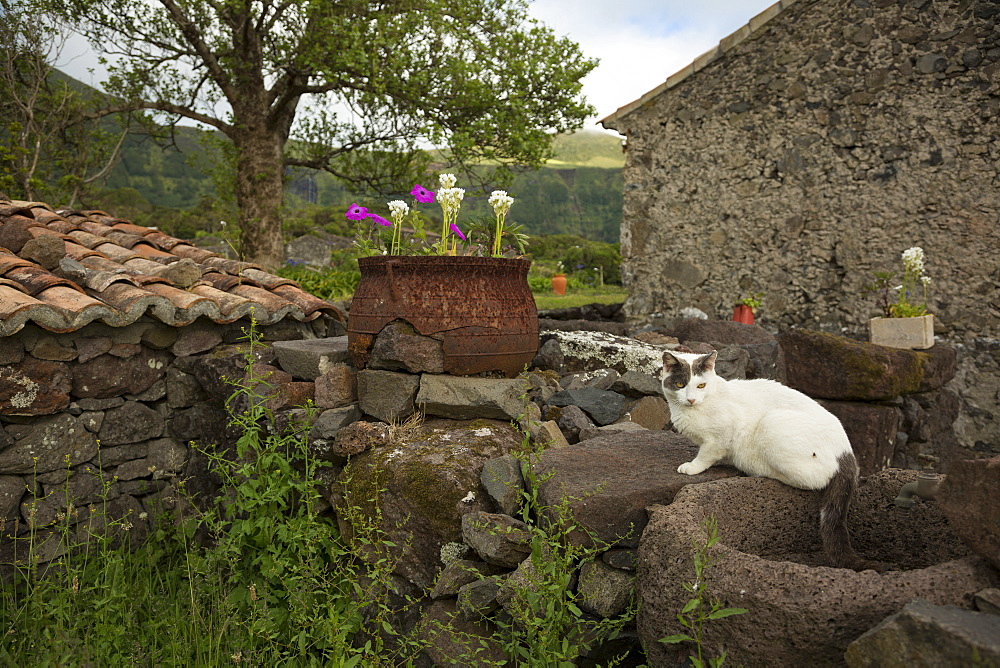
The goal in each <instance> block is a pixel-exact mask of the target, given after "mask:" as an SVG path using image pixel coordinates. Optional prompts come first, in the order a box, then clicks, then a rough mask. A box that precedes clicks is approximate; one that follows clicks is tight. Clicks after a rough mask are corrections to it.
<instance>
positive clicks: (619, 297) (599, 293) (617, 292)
mask: <svg viewBox="0 0 1000 668" xmlns="http://www.w3.org/2000/svg"><path fill="white" fill-rule="evenodd" d="M532 294H534V295H535V306H537V307H538V310H539V311H542V310H547V309H556V308H573V307H574V306H583V305H584V304H617V303H619V302H623V301H625V298H626V297H627V296H628V292H627V291H626V290H625V288H623V287H622V286H620V285H605V286H604V287H603V288H578V289H575V290H574V289H567V290H566V294H564V295H557V294H555V293H553V292H552V290H551V289H549V290H547V291H543V292H534V291H532Z"/></svg>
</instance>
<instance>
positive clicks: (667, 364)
mask: <svg viewBox="0 0 1000 668" xmlns="http://www.w3.org/2000/svg"><path fill="white" fill-rule="evenodd" d="M680 363H681V361H680V360H679V359H677V358H676V357H674V356H673V355H672V354H670V351H669V350H667V351H664V353H663V368H664V369H666V370H667V371H670V370H671V369H672V368H674V367H675V366H678V365H679V364H680Z"/></svg>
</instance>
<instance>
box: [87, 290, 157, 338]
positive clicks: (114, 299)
mask: <svg viewBox="0 0 1000 668" xmlns="http://www.w3.org/2000/svg"><path fill="white" fill-rule="evenodd" d="M90 295H91V296H93V297H96V298H97V299H100V300H101V301H102V302H104V303H105V304H107V305H108V306H110V307H111V308H112V309H114V312H113V313H112V315H110V316H109V317H107V318H105V319H104V321H105V322H106V323H108V324H109V325H111V326H112V327H124V326H125V325H131V324H132V323H133V322H135V321H136V320H138V319H139V318H141V317H142V316H143V315H145V314H146V311H148V310H153V311H154V313H155V314H156V315H157V317H160V316H165V317H166V319H165V320H164V319H163V317H160V320H162V321H163V322H165V323H167V324H173V320H174V317H173V313H174V310H175V308H174V305H173V304H172V303H171V302H170V300H169V299H167V298H165V297H161V296H160V295H158V294H156V293H154V292H151V291H150V290H147V289H146V288H141V287H138V286H136V285H132V284H131V283H127V282H124V281H123V282H118V283H113V284H111V285H109V286H108V287H107V288H105V289H104V290H103V291H101V292H99V293H97V292H93V291H91V292H90Z"/></svg>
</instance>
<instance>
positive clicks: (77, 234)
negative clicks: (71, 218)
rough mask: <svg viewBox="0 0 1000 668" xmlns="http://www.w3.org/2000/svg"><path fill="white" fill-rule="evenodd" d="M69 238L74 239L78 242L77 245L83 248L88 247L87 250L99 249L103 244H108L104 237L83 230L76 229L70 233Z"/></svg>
mask: <svg viewBox="0 0 1000 668" xmlns="http://www.w3.org/2000/svg"><path fill="white" fill-rule="evenodd" d="M69 236H71V237H73V240H74V241H76V243H78V244H80V245H81V246H86V247H87V248H97V247H98V246H100V245H101V244H106V243H108V240H107V239H105V238H104V237H102V236H99V235H97V234H94V233H92V232H87V231H86V230H81V229H76V230H74V231H72V232H70V233H69Z"/></svg>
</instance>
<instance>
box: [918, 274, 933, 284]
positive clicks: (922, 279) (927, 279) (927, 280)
mask: <svg viewBox="0 0 1000 668" xmlns="http://www.w3.org/2000/svg"><path fill="white" fill-rule="evenodd" d="M920 282H921V283H923V284H924V285H930V283H931V277H930V276H921V277H920Z"/></svg>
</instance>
